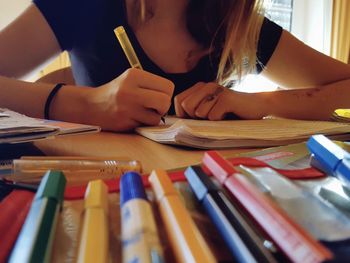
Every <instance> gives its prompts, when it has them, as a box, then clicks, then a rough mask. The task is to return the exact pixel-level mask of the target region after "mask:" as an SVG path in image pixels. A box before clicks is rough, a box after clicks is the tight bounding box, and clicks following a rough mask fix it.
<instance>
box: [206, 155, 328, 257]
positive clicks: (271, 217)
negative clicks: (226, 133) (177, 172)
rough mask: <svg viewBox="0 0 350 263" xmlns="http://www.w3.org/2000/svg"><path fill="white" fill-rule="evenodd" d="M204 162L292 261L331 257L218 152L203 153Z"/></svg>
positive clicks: (325, 249) (326, 250)
mask: <svg viewBox="0 0 350 263" xmlns="http://www.w3.org/2000/svg"><path fill="white" fill-rule="evenodd" d="M203 163H204V165H205V166H206V167H207V168H208V169H209V171H210V172H211V173H212V174H213V175H214V176H215V177H216V178H217V179H218V180H219V182H220V183H221V184H222V185H224V186H225V187H226V188H227V189H228V190H229V191H230V192H231V194H232V195H233V196H234V197H235V199H236V200H237V201H238V202H239V203H240V204H241V205H242V206H243V207H244V208H245V209H246V210H247V212H248V213H249V214H250V216H251V217H252V218H253V219H254V220H255V221H256V222H257V223H258V224H259V225H260V226H261V227H262V228H263V229H264V231H265V232H266V233H267V234H268V235H269V236H270V238H271V239H272V240H273V241H275V243H276V245H277V246H279V248H280V249H281V250H282V251H283V252H284V253H285V254H286V255H287V256H288V257H289V258H290V260H291V261H293V262H304V263H306V262H322V261H325V260H328V259H331V258H332V254H331V252H330V251H329V250H328V249H327V248H325V247H324V246H322V245H321V244H320V243H319V242H318V241H317V240H315V239H314V238H313V237H311V236H310V234H309V233H307V232H306V231H305V230H304V229H303V228H301V227H300V226H299V225H298V224H296V223H295V222H294V221H293V220H292V219H290V218H289V216H288V215H287V214H286V213H285V212H284V211H283V210H282V209H281V208H280V207H278V206H277V205H275V204H274V203H273V202H272V201H271V200H270V199H268V198H267V197H266V196H265V195H264V194H263V193H261V192H260V191H259V189H258V188H257V187H256V186H255V185H253V184H252V183H251V182H250V181H249V180H248V179H247V178H246V177H245V176H244V175H242V174H239V173H238V172H237V171H236V170H235V168H234V167H233V166H232V165H231V163H230V162H228V161H227V160H225V159H224V158H223V157H222V156H221V155H219V154H218V153H217V152H215V151H209V152H206V153H205V154H204V157H203Z"/></svg>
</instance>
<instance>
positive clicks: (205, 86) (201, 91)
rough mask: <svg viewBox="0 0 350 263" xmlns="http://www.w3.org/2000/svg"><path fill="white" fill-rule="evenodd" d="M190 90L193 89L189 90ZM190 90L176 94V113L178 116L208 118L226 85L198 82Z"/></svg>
mask: <svg viewBox="0 0 350 263" xmlns="http://www.w3.org/2000/svg"><path fill="white" fill-rule="evenodd" d="M189 90H191V91H190V92H188V91H189ZM189 90H186V91H185V92H183V93H181V94H180V95H178V96H176V98H175V110H176V115H177V116H178V117H191V118H202V119H206V118H207V115H208V112H209V111H210V109H211V108H212V107H213V105H214V104H215V102H216V99H217V96H218V95H219V94H220V93H221V92H222V91H223V90H224V87H222V86H220V85H218V84H216V83H197V84H196V85H195V86H193V87H192V88H190V89H189Z"/></svg>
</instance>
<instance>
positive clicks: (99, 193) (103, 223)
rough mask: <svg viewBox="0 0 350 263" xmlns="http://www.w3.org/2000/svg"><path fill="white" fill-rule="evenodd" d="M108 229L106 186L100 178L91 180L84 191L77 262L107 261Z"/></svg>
mask: <svg viewBox="0 0 350 263" xmlns="http://www.w3.org/2000/svg"><path fill="white" fill-rule="evenodd" d="M108 231H109V230H108V189H107V186H106V185H105V184H104V183H103V181H101V180H95V181H91V182H90V183H89V184H88V187H87V189H86V192H85V200H84V221H83V226H82V231H81V238H80V245H79V252H78V260H77V262H79V263H83V262H85V263H89V262H91V263H94V262H101V263H103V262H108V243H109V237H108Z"/></svg>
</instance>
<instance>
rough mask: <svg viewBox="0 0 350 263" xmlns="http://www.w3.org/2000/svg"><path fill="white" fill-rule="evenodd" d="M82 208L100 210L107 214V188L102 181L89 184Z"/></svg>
mask: <svg viewBox="0 0 350 263" xmlns="http://www.w3.org/2000/svg"><path fill="white" fill-rule="evenodd" d="M84 207H85V209H87V208H102V209H103V210H104V211H105V212H106V214H107V213H108V188H107V186H106V184H105V183H104V182H103V181H102V180H94V181H91V182H89V184H88V187H87V188H86V191H85V200H84Z"/></svg>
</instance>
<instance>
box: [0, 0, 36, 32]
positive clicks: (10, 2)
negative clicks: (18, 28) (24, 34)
mask: <svg viewBox="0 0 350 263" xmlns="http://www.w3.org/2000/svg"><path fill="white" fill-rule="evenodd" d="M30 2H31V0H0V10H1V11H0V30H1V29H3V28H4V27H5V26H6V25H7V24H9V23H10V22H11V21H12V20H13V19H15V18H16V17H17V16H18V15H19V14H20V13H21V12H23V11H24V9H25V8H26V7H27V6H28V5H29V4H30Z"/></svg>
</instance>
